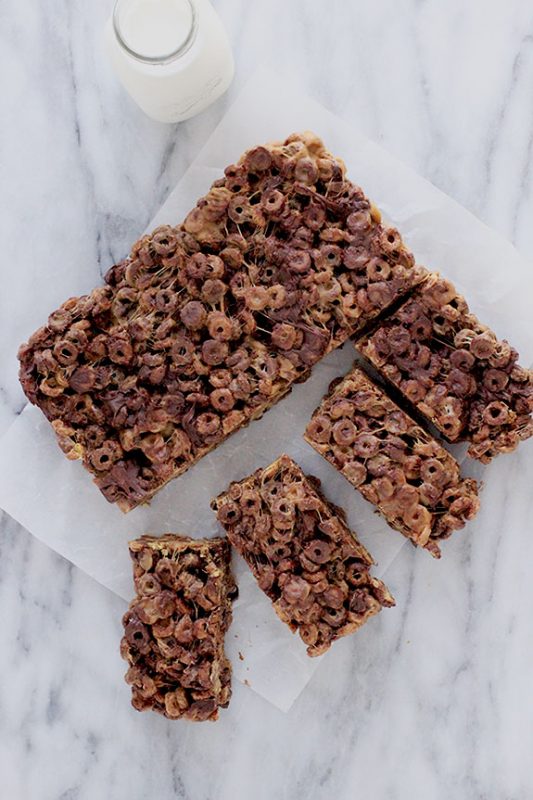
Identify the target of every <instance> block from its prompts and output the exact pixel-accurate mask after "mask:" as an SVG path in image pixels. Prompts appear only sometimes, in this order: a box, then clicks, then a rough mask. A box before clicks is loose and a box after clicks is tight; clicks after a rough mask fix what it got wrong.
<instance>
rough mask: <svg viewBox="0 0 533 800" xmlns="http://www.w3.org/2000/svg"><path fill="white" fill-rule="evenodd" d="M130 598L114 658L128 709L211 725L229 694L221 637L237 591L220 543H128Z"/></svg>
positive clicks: (146, 539)
mask: <svg viewBox="0 0 533 800" xmlns="http://www.w3.org/2000/svg"><path fill="white" fill-rule="evenodd" d="M130 554H131V557H132V559H133V575H134V580H135V588H136V591H137V596H136V597H135V599H134V600H133V601H132V603H131V604H130V607H129V609H128V611H127V612H126V614H125V615H124V618H123V624H124V638H123V639H122V642H121V655H122V657H123V658H124V659H125V660H126V661H128V663H129V665H130V667H129V669H128V671H127V673H126V682H127V683H128V684H130V685H131V691H132V705H133V706H134V708H136V709H137V710H138V711H145V710H147V709H152V710H154V711H158V712H159V713H161V714H163V715H164V716H166V717H168V718H169V719H180V718H183V719H188V720H195V721H201V720H206V719H210V720H215V719H217V717H218V709H219V707H222V708H225V707H226V706H227V705H228V703H229V700H230V696H231V664H230V662H229V661H228V659H227V658H226V656H225V655H224V634H225V632H226V631H227V629H228V627H229V625H230V622H231V602H232V599H233V598H234V597H235V596H236V593H237V589H236V586H235V583H234V580H233V577H232V574H231V570H230V547H229V543H228V541H227V539H203V540H195V539H188V538H185V537H182V536H176V535H173V534H167V535H165V536H161V537H157V538H156V537H150V536H143V537H141V538H140V539H136V540H135V541H132V542H130Z"/></svg>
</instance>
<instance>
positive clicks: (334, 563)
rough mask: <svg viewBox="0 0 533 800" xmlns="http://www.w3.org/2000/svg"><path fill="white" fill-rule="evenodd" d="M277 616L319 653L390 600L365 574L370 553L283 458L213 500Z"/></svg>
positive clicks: (313, 483)
mask: <svg viewBox="0 0 533 800" xmlns="http://www.w3.org/2000/svg"><path fill="white" fill-rule="evenodd" d="M212 505H213V508H214V509H215V510H216V512H217V516H218V519H219V521H220V522H221V523H222V525H223V526H224V527H225V529H226V531H227V534H228V538H229V540H230V542H231V544H232V545H233V546H234V547H235V548H236V549H237V550H238V551H239V553H240V554H241V555H242V556H243V558H244V559H245V561H246V563H247V564H248V566H249V567H250V569H251V570H252V572H253V574H254V576H255V577H256V579H257V582H258V584H259V586H260V588H261V589H262V590H263V591H264V592H265V594H267V595H268V597H269V598H270V599H271V600H272V602H273V605H274V610H275V611H276V614H277V615H278V616H279V618H280V619H281V620H282V621H283V622H285V623H286V624H287V625H288V626H289V627H290V629H291V630H292V631H297V632H298V633H299V635H300V637H301V639H302V640H303V642H304V643H305V644H306V645H307V653H308V655H310V656H317V655H320V654H321V653H324V652H325V651H326V650H327V649H328V648H329V647H330V645H331V643H332V642H333V641H334V640H335V639H338V638H340V637H341V636H346V635H347V634H349V633H353V631H356V630H357V628H359V627H360V626H361V625H363V623H365V622H366V621H367V619H368V618H369V617H371V616H372V615H373V614H376V613H377V612H378V611H380V610H381V608H382V607H383V606H392V605H394V599H393V598H392V596H391V595H390V593H389V591H388V590H387V588H386V586H385V585H384V584H383V583H382V582H381V581H379V580H377V578H373V577H371V575H370V567H371V565H372V564H373V561H372V558H371V556H370V555H369V553H368V552H367V551H366V550H365V548H364V547H363V546H362V545H361V544H360V543H359V542H358V540H357V537H356V535H355V534H354V532H353V531H351V530H350V529H349V528H348V527H347V525H346V522H345V518H344V513H343V511H342V510H341V509H339V508H337V507H335V506H333V505H332V504H331V503H328V501H327V500H326V499H325V498H324V497H323V495H322V494H321V492H320V481H318V480H317V479H316V478H312V477H310V476H306V475H304V474H303V472H302V470H301V469H300V467H299V466H298V465H297V464H295V463H294V461H292V460H291V459H290V458H289V457H288V456H281V458H279V459H278V460H277V461H275V462H274V463H273V464H271V465H270V466H269V467H266V468H265V469H259V470H257V472H255V473H254V474H253V475H251V476H250V477H248V478H245V479H244V480H242V481H240V482H238V483H232V484H231V485H230V487H229V489H228V490H227V492H224V493H223V494H221V495H219V497H217V498H216V500H214V501H213V503H212Z"/></svg>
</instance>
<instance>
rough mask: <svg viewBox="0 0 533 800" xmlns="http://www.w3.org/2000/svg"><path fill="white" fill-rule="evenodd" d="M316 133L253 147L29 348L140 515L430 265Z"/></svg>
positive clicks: (72, 430) (73, 451)
mask: <svg viewBox="0 0 533 800" xmlns="http://www.w3.org/2000/svg"><path fill="white" fill-rule="evenodd" d="M424 274H425V273H424V271H423V270H422V269H420V268H417V267H416V266H415V264H414V258H413V256H412V254H411V253H410V252H409V251H408V250H407V248H406V247H405V245H404V244H403V242H402V240H401V237H400V235H399V233H398V232H397V231H396V230H394V229H392V228H387V227H384V226H383V225H382V224H381V221H380V214H379V211H378V210H377V209H376V208H375V206H373V205H372V204H371V203H370V201H369V200H368V199H367V198H366V197H365V195H364V194H363V192H362V191H361V189H360V188H359V187H358V186H355V185H354V184H353V183H351V181H349V180H348V179H347V177H346V171H345V167H344V164H343V163H342V161H341V160H340V159H337V158H335V157H334V156H332V155H331V154H330V153H329V152H328V151H327V150H326V148H325V147H324V145H323V144H322V142H321V141H320V139H318V138H317V137H316V136H314V135H313V134H310V133H306V134H295V135H293V136H290V137H289V138H288V139H286V140H285V141H284V142H278V143H276V144H270V145H266V146H265V147H256V148H254V149H253V150H250V151H248V152H247V153H245V154H244V155H243V156H242V158H241V159H240V160H239V161H238V163H237V164H235V165H232V166H230V167H228V168H227V169H226V170H225V174H224V176H223V177H221V178H220V179H219V180H217V181H215V183H214V184H213V186H212V188H211V189H210V191H209V192H208V193H207V194H206V195H205V196H204V197H202V198H201V199H200V200H199V201H198V203H197V205H196V207H195V208H194V209H193V210H192V211H191V212H190V214H189V215H188V216H187V218H186V219H185V221H184V222H183V223H182V224H181V225H177V226H176V227H170V226H164V227H161V228H158V229H157V230H155V231H154V232H153V233H152V234H150V235H147V236H143V237H142V238H141V239H140V240H139V241H138V242H137V243H136V244H135V245H134V246H133V248H132V250H131V254H130V255H129V256H128V257H127V258H126V259H124V261H121V262H120V263H119V264H117V265H116V266H114V267H112V268H111V269H110V270H109V272H108V273H107V276H106V278H105V281H106V285H105V286H103V287H100V288H97V289H95V290H94V291H93V292H91V293H90V294H89V295H87V296H84V297H74V298H71V299H70V300H67V302H66V303H64V304H63V305H62V306H61V307H60V308H59V309H58V310H57V311H54V312H53V313H52V314H51V315H50V317H49V318H48V322H47V324H46V325H45V326H44V327H42V328H40V329H39V330H38V331H36V332H35V333H34V334H33V335H32V336H31V337H30V339H29V342H28V343H27V344H25V345H23V346H22V347H21V348H20V351H19V359H20V380H21V384H22V387H23V389H24V391H25V393H26V396H27V397H28V399H29V400H30V402H32V403H34V404H35V405H37V406H38V407H39V408H40V409H41V410H42V411H43V413H44V414H45V415H46V417H47V418H48V420H49V421H50V422H51V423H52V426H53V428H54V431H55V433H56V436H57V438H58V442H59V445H60V447H61V449H62V450H63V451H64V453H65V454H66V456H67V457H68V458H71V459H82V461H83V464H84V466H85V467H86V469H88V470H89V472H90V473H92V475H93V476H94V481H95V483H96V485H97V486H98V488H99V489H100V490H101V491H102V493H103V494H104V495H105V497H106V498H107V500H109V501H110V502H116V503H117V504H118V505H119V507H120V508H121V509H122V510H123V511H129V510H130V509H132V508H134V507H135V506H137V505H139V504H140V503H144V502H147V501H148V500H150V498H151V497H152V496H153V495H154V493H155V492H156V491H158V489H160V488H161V487H162V486H163V485H164V484H165V483H167V482H168V481H169V480H171V479H172V478H175V477H176V476H178V475H180V474H181V473H182V472H184V471H185V470H187V469H189V467H191V466H192V465H193V464H194V463H195V462H196V461H198V459H200V458H201V457H202V456H203V455H205V454H206V453H208V452H209V451H210V450H212V449H213V448H215V447H216V446H217V445H218V444H219V443H220V442H222V441H223V440H224V439H225V438H226V437H227V436H228V435H229V434H231V433H232V432H233V431H236V430H237V429H238V428H241V427H242V426H243V425H246V424H248V422H250V421H251V420H252V419H256V418H258V417H260V416H261V415H262V414H263V413H264V412H265V411H266V410H267V409H268V408H270V407H271V406H272V405H274V403H276V402H278V400H280V398H282V397H283V396H284V395H285V394H287V392H289V391H290V389H291V387H292V386H293V384H294V383H295V382H296V381H302V380H305V379H306V378H307V377H308V376H309V373H310V370H311V367H312V366H313V365H314V364H315V363H316V362H317V361H319V360H320V359H321V358H322V357H323V356H324V355H325V354H326V353H328V352H329V351H331V350H332V349H334V348H335V347H338V346H339V345H340V344H342V343H343V342H344V341H345V340H346V339H347V338H349V336H350V335H352V334H353V333H354V332H355V331H358V330H360V329H362V328H363V327H364V326H365V325H366V324H367V323H368V322H369V321H370V320H371V319H373V318H374V317H375V316H376V315H377V314H379V313H380V312H382V311H383V309H385V308H387V307H388V306H389V305H390V304H391V303H393V302H395V301H397V300H398V299H399V298H401V297H403V296H404V295H406V294H407V293H408V292H409V291H410V290H411V289H412V287H413V286H415V285H416V284H417V283H418V282H419V281H420V280H421V279H422V277H423V275H424Z"/></svg>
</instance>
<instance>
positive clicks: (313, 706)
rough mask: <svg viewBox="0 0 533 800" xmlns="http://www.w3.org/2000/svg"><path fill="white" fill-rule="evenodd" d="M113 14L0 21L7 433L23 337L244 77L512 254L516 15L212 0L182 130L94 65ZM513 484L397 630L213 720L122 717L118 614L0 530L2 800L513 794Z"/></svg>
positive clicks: (519, 6) (523, 686) (237, 699)
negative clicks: (367, 151) (273, 88)
mask: <svg viewBox="0 0 533 800" xmlns="http://www.w3.org/2000/svg"><path fill="white" fill-rule="evenodd" d="M111 5H112V3H111V2H110V0H93V2H92V3H82V2H81V0H47V2H46V3H41V4H38V3H29V2H27V0H26V1H25V2H18V3H14V2H12V3H8V2H7V0H4V2H3V3H0V8H1V9H2V14H1V19H2V24H1V26H0V44H1V47H0V76H1V77H0V96H1V101H2V104H1V109H2V111H1V120H2V124H1V125H0V187H1V189H0V191H1V194H2V214H1V215H0V237H1V241H2V243H3V258H2V264H1V267H0V269H1V270H2V277H3V284H2V286H3V290H2V292H0V334H1V335H0V376H1V377H0V432H1V431H3V430H5V428H6V427H7V426H8V425H9V424H10V422H11V421H12V420H13V419H14V418H15V416H16V414H17V413H18V412H19V411H20V409H21V407H22V405H23V402H24V401H23V397H22V393H21V391H20V389H19V387H18V383H17V380H16V369H17V366H16V360H15V352H16V348H17V346H18V344H19V342H20V341H22V340H23V339H24V338H25V337H26V335H27V334H28V333H29V332H30V331H31V330H33V328H34V327H36V326H37V325H39V324H40V323H41V322H42V318H43V309H52V308H53V307H54V306H55V305H56V304H57V303H58V302H61V301H62V300H63V299H64V296H65V285H69V287H71V290H72V293H75V292H78V291H84V290H88V289H90V288H91V287H92V286H93V285H94V283H95V281H96V279H97V278H98V275H99V274H100V273H101V272H103V270H104V269H105V268H106V267H107V266H108V264H109V263H110V262H111V261H113V260H115V259H117V258H119V257H120V256H121V255H123V253H124V252H125V251H126V249H127V247H128V245H129V244H130V243H131V241H132V240H133V239H134V238H135V237H136V235H137V234H138V233H139V231H141V230H142V229H143V227H144V226H145V224H146V223H147V221H148V220H149V219H150V218H151V217H152V216H153V214H154V212H155V211H156V210H157V208H158V207H159V206H160V205H161V203H162V201H163V200H164V198H165V197H166V195H167V194H168V192H169V190H170V189H171V188H172V187H173V185H174V184H175V183H176V182H177V180H178V179H179V178H180V176H181V175H182V174H183V172H184V170H185V169H186V167H187V165H188V164H189V163H190V161H191V159H192V158H193V157H194V156H195V154H196V153H197V152H198V150H199V149H200V147H201V145H202V144H203V142H204V141H205V140H206V139H207V138H208V136H209V135H210V133H211V131H212V130H213V128H214V126H215V124H216V123H217V122H218V121H219V119H220V118H221V117H222V115H223V113H224V111H225V109H226V108H227V106H228V104H229V103H230V102H231V100H232V97H235V95H236V93H237V92H238V90H239V88H240V87H241V86H242V85H243V83H244V82H245V80H246V77H247V76H248V74H250V73H251V71H252V70H253V69H254V67H255V66H256V65H257V64H258V63H260V62H264V61H266V63H269V61H270V62H271V63H273V64H275V65H276V69H277V70H279V71H282V72H284V73H285V75H286V77H287V80H288V81H290V80H291V76H292V75H297V76H298V80H299V81H300V82H302V83H303V84H304V85H305V87H306V89H307V92H308V93H309V94H311V95H313V96H315V97H316V98H317V99H318V100H320V101H321V102H322V103H323V104H324V105H326V106H327V107H328V108H331V109H332V110H333V111H335V112H337V113H338V114H340V115H341V116H342V117H344V118H345V119H347V120H349V121H350V122H352V123H353V124H354V125H356V126H357V127H358V128H359V129H360V130H361V131H362V132H363V133H364V134H366V135H367V136H369V137H371V138H373V139H375V140H376V141H378V142H379V143H380V144H382V145H383V146H384V147H386V148H387V149H389V150H390V151H391V152H393V153H394V154H395V155H396V156H398V157H400V158H402V159H403V160H404V161H405V162H407V163H408V164H409V165H410V166H412V167H413V168H414V169H416V170H417V171H418V172H420V173H421V174H422V175H423V176H425V177H426V178H428V179H429V180H431V181H433V182H434V183H435V184H436V185H438V186H439V187H440V188H441V189H443V190H444V191H446V192H448V193H449V194H450V195H451V196H452V197H454V198H455V199H457V200H458V201H459V202H461V203H463V204H464V205H465V206H466V207H467V208H469V209H470V210H472V211H473V212H474V213H475V214H477V215H478V216H480V217H481V218H482V219H483V220H484V221H486V222H487V223H488V224H489V225H491V226H492V227H494V228H495V229H497V230H498V231H500V232H501V233H503V234H504V235H506V236H507V237H508V238H510V239H511V240H512V241H513V242H514V243H515V244H516V246H517V247H518V249H519V250H520V251H521V252H522V253H523V254H524V255H525V256H526V257H529V255H530V252H531V248H532V246H533V228H532V226H531V222H530V221H531V219H532V216H533V190H532V185H533V184H532V171H533V160H532V159H533V14H532V10H531V3H530V2H529V0H508V2H506V3H502V2H497V1H496V0H472V1H471V2H469V3H464V0H446V2H442V0H383V2H379V3H366V4H362V3H356V2H347V0H328V2H326V0H306V2H303V1H302V0H291V2H287V0H284V2H282V0H270V2H268V3H263V2H260V0H217V2H215V5H216V6H217V8H218V9H219V11H220V14H221V16H222V17H223V19H224V22H225V24H226V26H227V28H228V31H229V34H230V37H231V40H232V43H233V46H234V51H235V56H236V66H237V72H236V79H235V83H234V85H233V86H232V88H231V90H230V92H229V94H228V95H227V97H225V98H223V99H222V100H221V101H219V102H218V103H217V104H216V105H215V106H213V107H212V108H211V109H209V110H208V111H207V112H206V113H204V114H203V115H201V116H200V117H199V118H197V119H194V120H191V121H189V122H187V123H184V124H182V125H180V126H179V127H174V126H170V127H165V126H161V125H159V124H157V123H153V122H151V121H150V120H148V119H146V118H145V117H144V116H143V115H142V114H141V112H139V111H138V110H137V108H136V107H135V106H134V105H133V104H132V102H131V101H130V100H129V99H128V98H127V97H126V96H125V94H124V93H123V92H122V91H121V89H120V88H119V86H118V85H117V83H116V81H115V79H114V77H113V75H112V74H111V72H110V70H109V68H108V66H107V63H106V62H105V60H104V58H103V55H102V53H101V32H102V27H103V24H104V21H105V19H106V17H107V15H108V14H109V12H110V8H111ZM80 262H81V264H82V265H83V269H80V267H79V265H80ZM73 263H76V265H77V269H76V270H75V275H76V276H80V275H83V276H84V277H83V279H82V278H80V277H75V279H74V280H73V277H72V272H73V271H72V269H71V268H70V267H71V265H72V264H73ZM502 268H504V265H503V266H502ZM75 282H77V284H76V285H73V283H75ZM28 292H31V293H32V294H33V295H38V296H39V297H40V298H41V303H40V308H39V304H37V303H36V302H35V301H32V302H29V301H27V300H26V297H27V293H28ZM526 447H527V445H526ZM531 482H532V476H531V475H530V474H528V472H527V470H526V469H524V458H523V456H522V455H521V453H520V451H519V452H518V453H516V454H514V455H513V456H509V457H502V458H501V459H498V460H497V461H496V462H495V463H494V464H493V465H491V467H490V469H489V470H487V472H486V486H485V492H484V494H485V496H488V495H490V496H491V501H490V502H489V503H485V504H484V506H483V508H482V511H481V521H483V520H484V521H485V523H486V526H485V528H483V527H482V526H481V525H480V526H479V527H478V528H477V530H478V531H482V530H486V535H482V534H478V535H477V536H476V537H475V538H469V537H468V536H467V535H464V536H463V535H460V534H459V535H458V536H456V537H455V539H453V540H452V541H450V542H449V543H447V545H446V551H445V555H444V557H443V559H442V561H441V562H440V563H439V562H435V561H433V560H432V559H430V558H429V557H425V556H426V554H425V553H417V552H414V551H413V550H412V549H411V548H403V549H402V551H401V553H400V555H399V557H398V558H397V560H396V561H395V562H394V564H393V567H392V569H391V571H390V573H389V574H388V576H387V578H388V583H389V584H390V587H391V590H392V591H393V593H394V594H395V595H396V597H397V598H398V608H397V610H396V612H395V613H394V614H393V613H392V612H391V613H388V614H382V615H380V619H379V620H376V624H375V625H374V626H373V627H372V628H370V627H368V630H364V629H363V630H362V631H360V632H359V633H358V634H357V636H354V637H351V639H350V640H346V641H342V642H339V643H338V645H337V646H336V647H335V648H333V650H332V652H331V653H330V654H329V656H328V659H327V660H325V661H324V663H323V664H321V666H320V667H319V669H318V671H317V672H316V674H315V675H314V677H313V679H312V681H311V683H310V684H309V685H308V687H307V688H306V690H305V691H304V693H303V694H302V695H301V696H300V698H299V699H298V701H297V702H296V704H295V706H294V707H293V708H292V709H291V711H290V712H289V713H288V714H283V713H281V712H279V711H277V710H276V709H275V708H273V707H272V706H271V705H269V704H268V703H266V702H265V701H263V700H262V699H261V698H259V697H258V696H257V695H255V694H253V693H252V692H250V691H249V690H247V689H246V688H245V687H243V686H241V685H236V686H235V693H234V698H233V700H232V703H231V706H230V708H229V709H228V711H227V712H225V713H224V714H223V716H222V718H221V719H220V721H219V722H218V723H217V724H216V725H207V726H201V725H200V726H192V725H191V726H187V725H181V724H179V723H178V724H172V723H169V722H166V721H165V720H163V719H159V718H157V717H155V716H151V715H139V714H137V713H136V712H134V711H133V710H132V709H130V707H129V692H128V689H127V687H126V686H125V685H124V684H123V682H122V674H123V671H124V664H123V663H122V662H121V660H120V658H119V656H118V653H117V643H118V639H119V637H120V617H121V614H122V613H123V610H124V603H123V602H122V601H121V600H119V599H118V598H117V597H115V596H114V595H112V594H111V593H109V592H107V591H106V590H104V589H103V588H102V587H101V586H98V585H97V584H95V583H94V582H93V581H91V580H90V579H89V578H87V577H86V576H85V575H83V574H82V573H81V572H79V571H78V570H76V569H74V568H73V567H71V566H70V565H69V564H68V563H67V562H66V561H64V560H62V559H61V558H60V557H58V556H57V555H55V554H54V553H52V552H51V551H49V550H48V549H47V548H45V547H44V546H43V545H41V544H39V543H38V542H37V541H35V540H34V539H33V538H32V537H30V536H29V535H28V534H27V533H26V532H25V531H24V530H23V529H21V528H20V527H19V526H17V525H16V524H15V523H14V522H13V521H11V520H9V519H8V518H7V516H6V515H3V516H2V517H1V518H0V607H1V608H2V611H3V615H2V618H3V625H2V628H1V633H0V670H1V675H2V680H1V682H0V796H1V797H2V800H3V798H4V797H5V798H6V800H7V799H9V800H59V799H60V798H61V799H62V800H86V799H90V800H94V798H106V800H107V798H109V800H122V798H131V800H144V798H151V797H158V798H164V799H165V800H166V798H183V800H226V799H227V800H229V799H230V798H232V800H248V798H257V799H258V800H263V798H264V799H265V800H267V798H268V800H271V798H280V800H300V798H306V800H307V799H308V798H310V799H311V800H314V799H315V798H317V799H320V800H323V799H325V800H330V798H335V799H337V798H338V799H339V800H345V799H346V800H353V798H358V797H372V798H376V800H411V798H417V799H418V798H419V797H420V798H424V800H426V798H427V799H428V800H432V799H433V798H435V799H436V800H440V799H441V798H442V799H443V800H444V798H446V800H448V798H453V799H454V800H530V798H531V797H532V796H533V777H532V776H533V771H532V769H531V755H530V754H531V752H533V695H532V691H531V684H530V672H531V668H530V665H531V663H532V661H533V636H532V634H531V609H532V608H533V581H531V577H530V574H531V564H532V563H533V536H532V532H533V531H532V528H533V524H532V523H531V519H532V518H533V500H532V499H531V498H532V494H531ZM509 530H511V531H512V536H509V535H506V534H507V533H508V531H509ZM391 535H392V534H391Z"/></svg>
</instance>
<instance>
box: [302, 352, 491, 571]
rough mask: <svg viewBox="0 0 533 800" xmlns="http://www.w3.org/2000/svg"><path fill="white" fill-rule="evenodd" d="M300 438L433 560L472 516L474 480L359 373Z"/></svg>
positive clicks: (335, 389)
mask: <svg viewBox="0 0 533 800" xmlns="http://www.w3.org/2000/svg"><path fill="white" fill-rule="evenodd" d="M305 439H306V441H307V442H309V444H310V445H311V446H312V447H314V448H315V450H316V451H317V452H318V453H320V454H321V455H322V456H324V458H325V459H327V460H328V461H329V462H330V463H331V464H333V466H334V467H336V469H338V470H339V471H340V472H342V474H343V475H344V476H345V477H346V478H347V479H348V480H349V481H350V483H352V484H353V485H354V486H355V487H356V488H357V489H358V490H359V491H360V492H361V494H362V495H363V497H364V498H365V499H366V500H369V501H370V502H371V503H374V505H375V506H376V507H377V508H378V509H379V511H380V512H381V513H382V514H383V516H384V517H385V519H386V520H387V522H388V523H389V525H391V527H393V528H395V529H396V530H398V531H400V533H403V535H404V536H406V537H407V538H408V539H410V540H411V541H412V542H413V543H414V544H415V545H419V546H420V547H424V548H425V549H426V550H429V552H430V553H431V554H432V555H433V556H435V557H436V558H439V557H440V548H439V541H440V540H441V539H446V538H447V537H448V536H450V534H451V533H452V531H454V530H456V529H458V528H462V527H463V526H464V524H465V521H466V520H468V519H472V517H474V516H475V514H476V513H477V510H478V508H479V500H478V496H477V483H476V481H475V480H472V479H470V478H465V479H463V478H461V475H460V472H459V466H458V464H457V462H456V460H455V459H454V458H453V456H451V455H450V453H448V451H447V450H445V449H444V448H443V447H442V446H441V445H440V444H439V443H438V442H437V441H436V440H435V439H434V438H433V437H432V436H430V434H429V433H427V432H426V431H425V430H423V429H422V428H421V427H420V426H419V425H417V423H416V422H414V421H413V420H412V419H411V418H410V417H409V416H408V415H407V414H406V413H405V412H404V411H402V410H401V409H400V408H399V407H398V406H397V405H396V403H394V402H393V401H392V400H391V399H390V397H389V396H388V395H387V394H385V392H383V390H382V389H381V388H380V387H379V386H378V385H377V384H375V383H374V382H373V381H371V380H370V378H369V377H368V376H367V375H366V374H365V373H364V372H363V370H361V369H359V368H357V367H355V368H354V369H352V371H351V372H349V373H348V374H347V375H346V376H345V377H344V378H343V379H342V380H341V381H340V383H334V384H333V386H332V387H331V389H330V392H329V394H328V395H327V396H326V397H325V398H324V400H323V401H322V404H321V405H320V406H319V408H318V409H317V410H316V411H315V413H314V415H313V418H312V419H311V422H310V423H309V425H308V427H307V430H306V432H305Z"/></svg>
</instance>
